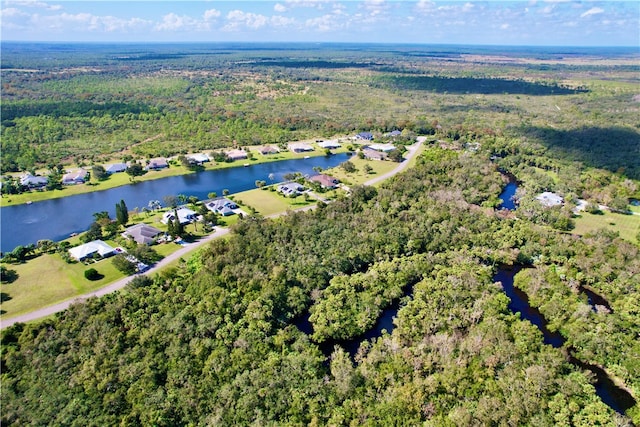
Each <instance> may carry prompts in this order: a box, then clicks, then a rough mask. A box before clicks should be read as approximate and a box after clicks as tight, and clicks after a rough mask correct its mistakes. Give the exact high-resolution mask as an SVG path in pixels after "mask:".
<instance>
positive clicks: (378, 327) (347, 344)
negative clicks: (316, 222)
mask: <svg viewBox="0 0 640 427" xmlns="http://www.w3.org/2000/svg"><path fill="white" fill-rule="evenodd" d="M517 189H518V185H517V182H516V181H515V179H513V178H512V177H510V180H509V183H508V184H507V186H506V187H505V189H504V191H503V192H502V193H501V194H500V198H501V199H502V200H503V201H504V202H503V204H502V205H501V206H500V209H503V208H504V209H509V210H515V209H516V204H515V203H514V201H513V195H515V192H516V190H517ZM522 268H523V267H510V266H503V267H502V268H500V269H499V270H498V271H497V273H496V274H495V275H494V276H493V280H494V281H495V282H500V283H501V284H502V289H503V291H504V293H505V294H506V295H507V296H508V297H509V300H510V302H509V305H508V308H509V310H510V311H511V312H512V313H519V315H520V318H521V319H522V320H526V321H529V322H531V323H532V324H533V325H535V326H536V327H537V328H538V329H539V330H540V332H542V339H543V342H544V343H545V344H547V345H551V346H552V347H554V348H563V349H564V350H566V353H567V360H568V361H569V362H570V363H571V364H573V365H574V366H576V367H578V368H580V369H582V370H585V371H589V372H591V373H592V374H593V375H594V377H595V383H594V388H595V390H596V394H597V395H598V397H600V399H601V400H602V402H604V403H605V404H606V405H608V406H609V407H610V408H612V409H613V410H614V411H616V412H618V413H620V414H624V412H625V411H626V410H627V409H629V408H631V407H633V406H634V405H635V403H636V402H635V400H634V398H633V396H631V394H629V393H628V392H627V391H626V390H624V389H622V388H620V387H618V386H617V385H616V384H615V383H614V382H613V380H612V379H611V378H610V377H609V376H608V375H607V373H606V371H605V370H604V369H602V368H601V367H599V366H596V365H592V364H588V363H585V362H582V361H581V360H579V359H577V358H576V357H575V356H574V350H573V349H572V348H565V347H566V346H565V344H566V339H565V338H564V337H563V336H562V335H561V334H560V333H559V332H557V331H554V332H552V331H550V330H549V328H548V327H547V320H546V319H545V318H544V316H543V315H542V313H540V311H539V310H538V309H537V308H535V307H532V306H531V305H530V304H529V298H528V297H527V294H526V293H525V292H523V291H522V290H520V289H518V288H516V287H515V286H514V285H513V282H514V277H515V275H516V274H517V273H518V271H520V270H521V269H522ZM582 291H583V292H584V293H585V294H586V295H587V297H588V301H589V304H591V306H592V308H594V309H595V307H596V304H597V305H602V306H605V307H606V308H607V309H610V306H609V304H608V302H607V301H606V300H605V299H604V298H602V297H601V296H599V295H597V294H595V293H594V292H593V291H590V290H587V289H586V288H585V289H582ZM412 294H413V286H407V288H406V289H405V294H404V297H411V295H412ZM399 309H400V299H397V300H395V301H394V303H393V304H392V305H391V306H390V307H388V308H387V309H385V310H384V311H383V312H382V313H381V315H380V316H379V318H378V320H377V322H376V324H375V325H374V326H373V327H372V328H371V329H369V330H368V331H366V332H365V333H364V334H362V335H360V336H358V337H355V338H353V339H351V340H329V341H325V342H323V343H321V344H319V347H320V349H321V350H322V352H323V353H324V354H325V356H327V360H329V358H330V356H331V353H332V352H333V349H334V347H335V346H336V345H339V346H341V347H342V348H343V349H344V350H345V351H346V352H348V353H349V355H350V356H351V358H352V360H353V359H354V358H355V355H356V353H357V352H358V349H359V348H360V346H361V345H362V344H364V343H366V342H370V341H372V340H373V339H375V338H378V337H380V336H382V335H383V334H384V333H385V332H386V333H388V334H391V333H392V332H393V329H394V328H395V324H394V323H393V321H394V319H395V317H396V316H397V314H398V310H399ZM294 324H295V325H296V326H297V327H298V328H299V329H300V330H301V331H302V332H304V333H306V334H308V335H311V334H313V325H312V324H311V322H309V313H306V314H305V315H304V316H301V317H300V318H298V319H296V320H295V321H294Z"/></svg>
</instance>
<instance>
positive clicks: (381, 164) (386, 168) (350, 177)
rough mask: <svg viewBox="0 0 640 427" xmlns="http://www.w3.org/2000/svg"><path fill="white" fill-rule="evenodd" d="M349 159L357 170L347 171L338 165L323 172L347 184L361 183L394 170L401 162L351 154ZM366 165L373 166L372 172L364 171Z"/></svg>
mask: <svg viewBox="0 0 640 427" xmlns="http://www.w3.org/2000/svg"><path fill="white" fill-rule="evenodd" d="M349 161H350V162H351V163H353V164H354V166H355V167H356V169H357V170H356V171H355V172H352V173H347V172H345V170H344V169H342V168H341V167H340V166H336V167H335V168H331V169H328V170H326V171H323V173H326V174H327V175H331V176H334V177H336V178H338V179H339V180H340V182H342V183H343V184H345V185H360V184H364V183H365V182H367V181H368V180H370V179H372V178H375V177H376V176H378V175H382V174H385V173H387V172H390V171H392V170H393V169H394V168H396V167H397V166H398V165H399V163H395V162H389V161H380V160H367V159H361V158H359V157H358V156H351V158H350V159H349ZM365 165H369V166H370V167H371V169H372V171H371V173H366V172H365V171H364V167H365Z"/></svg>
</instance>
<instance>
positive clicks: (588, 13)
mask: <svg viewBox="0 0 640 427" xmlns="http://www.w3.org/2000/svg"><path fill="white" fill-rule="evenodd" d="M603 12H604V9H602V8H600V7H592V8H591V9H589V10H587V11H586V12H585V13H583V14H582V15H580V18H586V17H587V16H591V15H598V14H600V13H603Z"/></svg>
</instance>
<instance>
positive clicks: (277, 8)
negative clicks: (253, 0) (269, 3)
mask: <svg viewBox="0 0 640 427" xmlns="http://www.w3.org/2000/svg"><path fill="white" fill-rule="evenodd" d="M273 10H275V11H276V12H278V13H284V12H286V11H287V10H288V9H287V7H286V6H285V5H283V4H280V3H276V5H275V6H273Z"/></svg>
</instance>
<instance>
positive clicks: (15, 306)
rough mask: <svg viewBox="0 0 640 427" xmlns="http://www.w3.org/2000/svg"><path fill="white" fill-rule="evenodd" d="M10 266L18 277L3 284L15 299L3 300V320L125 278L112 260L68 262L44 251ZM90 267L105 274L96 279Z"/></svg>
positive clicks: (7, 292)
mask: <svg viewBox="0 0 640 427" xmlns="http://www.w3.org/2000/svg"><path fill="white" fill-rule="evenodd" d="M6 267H7V268H8V269H10V270H15V271H16V273H18V279H17V280H16V281H14V282H13V283H8V284H7V283H3V284H2V288H1V289H2V292H3V293H5V294H8V295H9V297H10V298H11V299H9V300H6V301H4V302H3V303H2V312H3V313H2V318H3V319H5V318H9V317H13V316H17V315H19V314H23V313H28V312H30V311H33V310H35V309H37V308H40V307H45V306H47V305H52V304H56V303H58V302H61V301H64V300H67V299H69V298H73V297H75V296H78V295H81V294H84V293H86V292H90V291H93V290H95V289H99V288H101V287H103V286H106V285H108V284H109V283H111V282H114V281H115V280H118V279H120V278H121V277H124V276H123V274H122V273H120V272H119V271H118V270H117V269H116V268H115V267H114V266H113V264H112V263H111V261H110V260H109V259H104V260H101V261H98V262H96V263H93V264H91V265H85V264H83V263H74V264H67V263H66V262H64V261H63V260H62V258H60V256H59V255H58V254H44V255H41V256H39V257H38V258H36V259H33V260H30V261H28V262H26V263H24V264H15V265H14V264H6ZM89 268H95V269H96V270H97V271H98V273H100V274H102V275H103V276H104V277H102V279H100V280H95V281H91V280H88V279H86V278H85V277H84V272H85V270H87V269H89Z"/></svg>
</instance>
